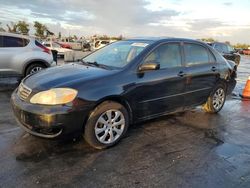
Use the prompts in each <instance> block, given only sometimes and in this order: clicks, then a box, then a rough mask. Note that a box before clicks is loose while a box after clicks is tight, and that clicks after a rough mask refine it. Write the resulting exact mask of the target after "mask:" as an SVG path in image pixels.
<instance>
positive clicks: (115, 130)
mask: <svg viewBox="0 0 250 188" xmlns="http://www.w3.org/2000/svg"><path fill="white" fill-rule="evenodd" d="M124 128H125V118H124V115H123V113H122V112H121V111H119V110H108V111H106V112H104V113H103V114H102V115H101V116H100V117H99V118H98V120H97V122H96V124H95V136H96V138H97V139H98V141H99V142H101V143H102V144H112V143H114V142H115V141H116V140H117V139H118V138H120V137H121V136H122V133H123V131H124Z"/></svg>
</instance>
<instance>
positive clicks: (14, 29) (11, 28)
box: [6, 22, 17, 33]
mask: <svg viewBox="0 0 250 188" xmlns="http://www.w3.org/2000/svg"><path fill="white" fill-rule="evenodd" d="M6 26H7V28H8V32H10V33H16V32H17V24H16V23H15V22H10V25H9V24H7V25H6Z"/></svg>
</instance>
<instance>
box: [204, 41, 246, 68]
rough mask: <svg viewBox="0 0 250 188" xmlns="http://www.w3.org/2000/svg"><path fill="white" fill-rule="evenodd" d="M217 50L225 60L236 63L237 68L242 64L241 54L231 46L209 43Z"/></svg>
mask: <svg viewBox="0 0 250 188" xmlns="http://www.w3.org/2000/svg"><path fill="white" fill-rule="evenodd" d="M208 44H209V45H210V46H212V47H213V48H214V49H215V50H217V51H218V52H219V53H221V55H223V57H224V58H226V59H228V60H231V61H234V62H235V63H236V64H237V66H238V65H239V64H240V58H241V57H240V54H238V53H237V51H236V50H235V49H234V48H233V47H232V46H230V45H228V44H226V43H221V42H213V43H208Z"/></svg>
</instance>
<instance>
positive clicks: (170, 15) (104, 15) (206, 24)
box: [0, 0, 250, 43]
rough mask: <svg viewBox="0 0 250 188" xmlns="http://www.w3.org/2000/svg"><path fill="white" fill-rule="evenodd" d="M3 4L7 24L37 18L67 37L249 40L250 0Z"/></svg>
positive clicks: (20, 0)
mask: <svg viewBox="0 0 250 188" xmlns="http://www.w3.org/2000/svg"><path fill="white" fill-rule="evenodd" d="M0 4H1V6H0V15H1V16H0V22H2V25H5V24H6V23H9V22H10V21H14V22H15V21H18V20H25V21H27V22H29V23H32V22H33V21H35V20H36V21H40V22H42V23H44V24H46V25H47V26H48V27H49V28H50V30H51V31H52V32H55V33H58V32H59V31H61V32H62V34H63V35H69V34H76V35H78V36H90V35H93V34H108V35H114V36H118V35H120V34H122V35H123V36H126V37H136V36H170V37H189V38H203V37H213V38H215V39H218V40H220V41H231V42H232V43H237V42H240V43H250V19H249V18H250V1H249V0H241V1H236V0H225V1H223V0H209V1H208V0H206V1H203V0H0ZM31 32H33V31H31Z"/></svg>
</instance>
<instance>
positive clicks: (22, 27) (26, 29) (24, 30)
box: [17, 21, 30, 35]
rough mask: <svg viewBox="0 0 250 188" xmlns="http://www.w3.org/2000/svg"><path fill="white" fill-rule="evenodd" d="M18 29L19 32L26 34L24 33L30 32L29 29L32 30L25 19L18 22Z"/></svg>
mask: <svg viewBox="0 0 250 188" xmlns="http://www.w3.org/2000/svg"><path fill="white" fill-rule="evenodd" d="M17 31H18V32H19V33H22V34H24V35H28V34H29V31H30V29H29V24H28V23H26V22H25V21H19V22H18V23H17Z"/></svg>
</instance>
